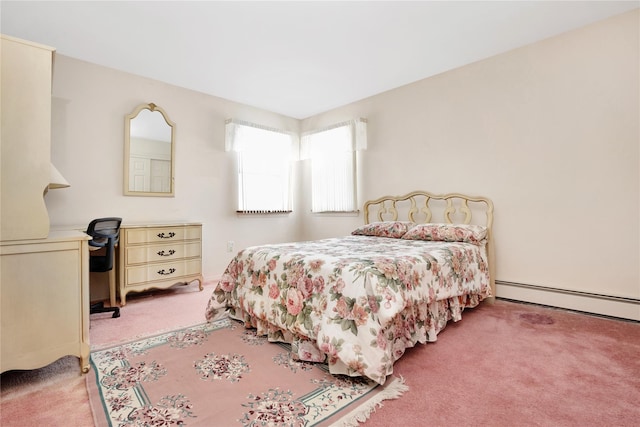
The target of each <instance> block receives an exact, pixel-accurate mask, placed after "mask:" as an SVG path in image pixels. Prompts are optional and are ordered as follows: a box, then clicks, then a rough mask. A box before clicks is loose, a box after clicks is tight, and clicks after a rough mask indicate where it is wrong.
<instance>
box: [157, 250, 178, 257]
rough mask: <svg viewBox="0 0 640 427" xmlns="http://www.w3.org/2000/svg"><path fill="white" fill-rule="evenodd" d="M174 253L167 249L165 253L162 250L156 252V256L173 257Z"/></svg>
mask: <svg viewBox="0 0 640 427" xmlns="http://www.w3.org/2000/svg"><path fill="white" fill-rule="evenodd" d="M175 253H176V251H174V250H173V249H169V250H168V251H167V252H165V251H164V250H162V251H158V255H160V256H171V255H173V254H175Z"/></svg>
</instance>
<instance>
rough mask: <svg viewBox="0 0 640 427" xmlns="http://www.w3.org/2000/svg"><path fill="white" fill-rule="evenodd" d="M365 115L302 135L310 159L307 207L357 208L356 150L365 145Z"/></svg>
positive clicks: (320, 209)
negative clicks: (309, 193) (308, 202)
mask: <svg viewBox="0 0 640 427" xmlns="http://www.w3.org/2000/svg"><path fill="white" fill-rule="evenodd" d="M366 126H367V121H366V120H365V119H357V120H351V121H348V122H344V123H338V124H336V125H333V126H330V127H328V128H325V129H321V130H317V131H312V132H308V133H305V134H304V135H303V136H302V150H303V158H310V159H311V211H312V212H354V211H356V210H357V209H358V208H357V206H358V200H357V197H356V194H357V179H356V150H362V149H365V148H366V145H367V127H366Z"/></svg>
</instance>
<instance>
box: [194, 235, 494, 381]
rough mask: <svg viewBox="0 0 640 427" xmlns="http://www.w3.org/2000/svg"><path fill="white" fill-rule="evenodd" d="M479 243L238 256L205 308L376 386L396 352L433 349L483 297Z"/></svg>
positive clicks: (313, 248) (332, 244)
mask: <svg viewBox="0 0 640 427" xmlns="http://www.w3.org/2000/svg"><path fill="white" fill-rule="evenodd" d="M488 270H489V268H488V264H487V256H486V249H485V247H484V246H483V245H474V244H470V243H463V242H438V241H421V240H402V239H397V238H386V237H371V236H353V235H352V236H346V237H342V238H332V239H324V240H317V241H311V242H301V243H289V244H275V245H264V246H256V247H250V248H247V249H245V250H243V251H241V252H239V253H238V255H237V256H236V257H235V258H234V259H233V260H232V261H231V263H230V264H229V265H228V267H227V269H226V271H225V273H224V275H223V277H222V279H221V281H220V283H219V284H218V286H217V287H216V289H215V291H214V293H213V295H212V296H211V299H210V301H209V306H208V308H207V313H206V315H207V318H208V319H211V318H212V317H214V316H215V315H216V312H217V309H216V307H220V305H221V304H222V306H223V307H225V308H226V309H228V311H229V314H230V315H231V317H234V318H236V319H239V320H243V321H244V322H245V325H246V326H247V327H254V328H257V330H258V331H257V332H258V333H259V334H265V335H268V337H269V339H270V340H273V341H286V342H290V343H291V344H292V352H293V353H294V356H295V357H297V358H299V359H301V360H307V361H316V362H326V363H328V365H329V370H330V372H332V373H336V374H346V375H352V376H357V375H363V376H366V377H369V378H371V379H373V380H375V381H377V382H379V383H381V384H382V383H384V381H385V379H386V377H387V376H388V375H389V374H391V373H392V371H393V363H394V362H395V361H396V360H397V359H398V358H399V357H400V356H402V354H403V353H404V351H405V349H406V348H409V347H412V346H414V345H415V344H416V343H418V342H420V343H424V342H426V341H435V339H436V335H437V333H438V332H439V331H440V330H441V329H442V328H444V326H445V325H446V323H447V322H448V321H449V320H454V321H458V320H460V318H461V313H462V311H463V310H464V308H465V307H474V306H476V305H477V304H479V303H480V301H482V300H483V299H484V298H486V297H488V296H490V292H491V291H490V285H489V283H490V280H489V271H488Z"/></svg>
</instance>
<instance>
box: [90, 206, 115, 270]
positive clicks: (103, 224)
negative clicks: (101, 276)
mask: <svg viewBox="0 0 640 427" xmlns="http://www.w3.org/2000/svg"><path fill="white" fill-rule="evenodd" d="M121 223H122V218H117V217H108V218H97V219H94V220H93V221H91V222H90V223H89V226H88V227H87V234H88V235H89V236H91V237H92V238H93V239H92V240H89V246H94V247H99V248H106V253H105V255H104V256H95V255H94V256H91V257H90V259H89V261H90V262H89V269H90V270H91V271H109V270H111V269H112V268H113V255H114V246H115V245H116V244H117V243H118V240H119V239H120V224H121Z"/></svg>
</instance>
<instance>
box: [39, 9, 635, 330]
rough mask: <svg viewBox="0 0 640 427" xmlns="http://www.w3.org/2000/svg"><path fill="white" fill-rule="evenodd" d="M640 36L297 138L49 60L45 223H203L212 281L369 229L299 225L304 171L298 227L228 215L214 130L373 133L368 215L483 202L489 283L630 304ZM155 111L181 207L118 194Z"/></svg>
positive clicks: (508, 66) (469, 70) (190, 97)
mask: <svg viewBox="0 0 640 427" xmlns="http://www.w3.org/2000/svg"><path fill="white" fill-rule="evenodd" d="M638 28H639V15H638V11H637V10H636V11H634V12H631V13H627V14H624V15H621V16H618V17H614V18H612V19H609V20H606V21H602V22H600V23H596V24H594V25H591V26H588V27H585V28H583V29H579V30H576V31H572V32H570V33H567V34H564V35H561V36H558V37H555V38H552V39H548V40H546V41H542V42H540V43H537V44H534V45H531V46H528V47H524V48H521V49H518V50H515V51H511V52H508V53H505V54H502V55H499V56H496V57H493V58H489V59H487V60H484V61H481V62H478V63H475V64H471V65H469V66H466V67H462V68H459V69H456V70H452V71H450V72H447V73H443V74H441V75H438V76H435V77H432V78H429V79H425V80H422V81H419V82H416V83H414V84H411V85H408V86H404V87H401V88H398V89H395V90H392V91H389V92H385V93H383V94H380V95H377V96H374V97H371V98H368V99H365V100H362V101H360V102H356V103H354V104H350V105H347V106H344V107H341V108H338V109H335V110H332V111H329V112H327V113H325V114H321V115H318V116H316V117H312V118H309V119H306V120H303V121H298V120H295V119H291V118H287V117H283V116H280V115H277V114H274V113H270V112H267V111H262V110H258V109H255V108H251V107H248V106H244V105H240V104H237V103H233V102H230V101H226V100H223V99H220V98H216V97H211V96H208V95H204V94H200V93H197V92H193V91H188V90H185V89H181V88H177V87H174V86H171V85H167V84H164V83H160V82H157V81H153V80H150V79H146V78H141V77H137V76H133V75H131V74H126V73H122V72H119V71H114V70H111V69H107V68H104V67H100V66H97V65H93V64H89V63H86V62H81V61H78V60H75V59H71V58H68V57H65V56H62V55H58V56H57V58H56V63H55V71H54V86H53V141H52V159H53V162H54V164H56V166H57V167H58V169H59V170H60V171H61V172H62V174H63V175H64V176H65V177H66V178H67V180H68V181H69V182H70V183H71V187H70V188H67V189H62V190H55V191H50V192H49V194H47V196H46V202H47V206H48V209H49V215H50V218H51V222H52V224H53V225H55V226H61V225H62V226H69V225H79V224H80V225H83V224H87V223H88V222H89V220H90V219H92V218H94V217H98V216H106V215H120V216H122V217H123V218H124V219H125V221H127V222H154V221H170V220H181V221H182V220H190V221H201V222H202V223H203V224H204V227H203V233H204V236H203V251H204V260H203V262H204V267H203V269H204V275H205V279H209V280H211V279H215V278H217V277H219V276H220V274H221V273H222V271H223V270H224V267H225V266H226V265H227V263H228V261H229V260H230V259H231V257H232V255H233V254H231V253H228V252H227V251H226V242H227V241H228V240H233V241H235V245H236V248H237V249H239V248H242V247H246V246H249V245H255V244H261V243H267V242H282V241H291V240H303V239H312V238H320V237H328V236H336V235H342V234H347V233H349V232H350V231H351V230H352V229H353V228H355V226H357V225H359V224H360V223H361V222H362V216H361V215H360V216H358V215H342V216H340V215H338V216H326V215H324V216H323V215H311V214H309V210H310V209H309V207H310V201H309V192H308V191H304V188H306V186H307V184H308V163H307V162H299V163H298V164H297V165H296V171H295V175H296V177H297V178H299V180H298V184H297V186H296V189H295V193H294V194H295V195H296V213H295V214H293V215H284V216H277V217H270V216H258V217H253V216H249V217H239V216H237V215H236V214H235V212H234V211H235V207H234V195H235V187H234V186H233V162H232V159H231V157H230V156H229V155H228V154H226V153H224V120H225V119H226V118H230V117H235V118H239V119H243V120H248V121H253V122H256V123H261V124H264V125H268V126H273V127H278V128H282V129H286V130H292V131H295V130H298V129H302V130H307V129H312V128H315V127H317V126H322V125H326V124H330V123H334V122H337V121H342V120H345V119H349V118H353V117H367V118H368V119H369V148H368V150H367V151H365V152H362V153H360V160H361V165H362V167H361V171H360V173H361V186H362V189H361V192H362V200H361V203H362V202H363V201H364V200H366V199H371V198H375V197H378V196H380V195H385V194H401V193H405V192H409V191H412V190H415V189H424V190H429V191H432V192H436V193H445V192H462V193H467V194H477V195H484V196H488V197H490V198H491V199H493V201H494V203H495V207H496V216H495V239H496V252H497V253H496V255H497V278H498V280H501V281H503V282H516V283H523V284H531V285H538V286H542V287H549V288H561V289H567V290H572V291H583V292H588V293H595V294H606V295H615V296H622V297H628V298H631V299H639V298H640V270H639V265H638V264H639V262H638V259H640V249H639V246H640V245H639V240H640V230H639V223H640V212H639V209H640V200H639V194H640V187H639V186H640V174H639V164H640V160H639V145H640V143H639V140H640V136H639V133H640V131H639V123H638V122H639V119H638V117H639V115H640V111H639V106H638V105H639V90H640V89H639V84H638V80H639V74H640V70H639V66H638V64H639V62H640V58H639V51H640V49H639V45H638V40H639V29H638ZM149 102H154V103H156V104H157V105H159V106H161V107H162V108H163V109H164V110H165V111H166V112H167V113H168V115H169V116H170V118H171V119H172V120H173V121H174V122H175V123H176V125H177V131H176V138H177V147H176V156H177V159H176V160H177V164H176V197H175V198H145V197H125V196H123V195H122V186H123V183H122V175H123V173H122V156H123V139H124V138H123V132H124V130H123V127H124V116H125V115H126V114H128V113H130V112H131V111H132V110H133V109H134V108H135V107H136V106H137V105H138V104H140V103H149ZM514 292H515V294H514ZM500 293H502V296H505V297H510V298H516V299H518V298H519V299H524V300H528V301H533V302H541V303H546V304H556V305H559V306H566V307H569V308H576V309H585V310H588V311H595V312H598V310H599V307H601V306H602V305H603V303H602V302H601V301H599V300H593V301H591V300H589V301H588V302H587V303H586V304H587V305H586V306H583V305H581V304H583V303H582V302H580V301H579V300H580V298H578V297H575V296H572V295H569V296H568V297H567V296H559V295H558V294H552V295H547V296H544V295H543V296H540V295H536V294H533V295H530V293H527V292H524V291H519V290H518V289H515V288H513V289H512V288H509V287H508V286H502V287H499V295H500ZM563 298H564V299H563ZM567 298H569V301H568V302H566V301H565V300H566V299H567ZM606 304H609V303H608V302H605V303H604V305H606ZM620 307H621V305H620V304H617V303H616V304H614V305H613V306H612V307H610V308H609V307H607V309H606V310H605V311H606V312H605V313H604V314H612V315H620V316H623V317H632V318H634V316H636V317H637V318H638V319H640V308H639V306H638V305H634V304H631V305H629V304H626V305H624V307H622V308H620ZM629 310H630V312H629Z"/></svg>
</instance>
